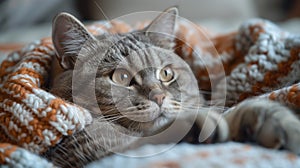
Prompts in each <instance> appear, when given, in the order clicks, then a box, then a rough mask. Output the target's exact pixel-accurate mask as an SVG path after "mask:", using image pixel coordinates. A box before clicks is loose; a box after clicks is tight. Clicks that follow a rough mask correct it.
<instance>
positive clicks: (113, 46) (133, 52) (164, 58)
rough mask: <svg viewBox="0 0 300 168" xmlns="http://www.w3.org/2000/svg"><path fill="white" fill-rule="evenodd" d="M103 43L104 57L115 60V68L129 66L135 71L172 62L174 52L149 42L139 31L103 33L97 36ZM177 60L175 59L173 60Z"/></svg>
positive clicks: (159, 66)
mask: <svg viewBox="0 0 300 168" xmlns="http://www.w3.org/2000/svg"><path fill="white" fill-rule="evenodd" d="M98 40H99V41H102V43H105V45H106V47H105V50H106V51H105V53H106V54H105V57H107V58H109V59H110V60H116V62H115V63H116V68H131V69H135V70H136V71H140V70H142V69H147V68H150V67H151V68H153V67H154V68H162V67H164V66H166V65H167V64H170V63H174V55H175V54H174V53H173V52H172V51H170V50H167V49H163V48H160V47H157V46H155V45H153V44H151V42H150V40H149V39H148V38H147V37H146V36H144V35H143V34H141V33H140V32H133V33H127V34H115V35H103V36H100V37H98ZM175 62H177V61H175Z"/></svg>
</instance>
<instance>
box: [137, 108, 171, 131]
mask: <svg viewBox="0 0 300 168" xmlns="http://www.w3.org/2000/svg"><path fill="white" fill-rule="evenodd" d="M171 122H172V120H171V119H170V118H168V117H166V116H165V115H164V114H163V113H161V115H160V116H158V117H157V118H155V119H154V120H152V121H148V122H139V123H138V125H139V127H138V128H139V130H138V131H141V132H144V133H145V134H146V135H151V134H153V133H156V132H157V131H158V130H161V129H162V128H163V127H165V126H167V125H168V124H169V123H171ZM135 129H136V128H135Z"/></svg>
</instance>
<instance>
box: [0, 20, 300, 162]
mask: <svg viewBox="0 0 300 168" xmlns="http://www.w3.org/2000/svg"><path fill="white" fill-rule="evenodd" d="M145 25H147V24H145V23H139V24H136V25H135V26H130V25H128V24H125V23H123V22H119V21H113V22H96V23H94V24H92V25H90V26H88V30H89V31H90V32H91V33H93V34H95V35H99V34H103V33H125V32H129V31H132V30H135V29H141V28H143V27H144V26H145ZM176 31H177V34H176V36H177V38H178V40H177V41H176V46H175V51H176V53H177V54H178V55H179V56H181V57H182V58H183V59H184V60H185V61H187V62H188V63H189V65H190V66H191V68H192V70H193V71H194V73H195V75H196V78H197V79H198V81H199V86H200V88H201V89H202V90H208V91H211V90H216V91H217V93H218V91H220V92H221V90H225V91H227V95H226V96H227V97H226V98H227V99H226V101H225V104H226V105H227V106H232V105H234V104H236V103H238V102H240V101H242V100H244V99H246V98H248V97H252V96H261V97H265V98H269V99H272V100H276V101H279V102H281V103H283V104H285V105H286V106H289V107H293V108H300V86H299V85H300V83H297V82H298V81H299V77H300V71H299V70H300V66H299V64H300V60H299V59H300V55H299V53H300V36H297V35H292V34H290V33H288V32H284V31H282V30H280V29H279V28H278V27H277V26H275V25H274V24H272V23H270V22H268V21H265V20H250V21H248V22H245V23H244V24H243V25H242V26H241V27H240V29H239V31H237V32H234V33H230V34H225V35H212V34H209V33H207V32H206V31H205V30H204V29H203V28H201V27H200V26H196V25H193V24H192V23H189V22H187V21H180V22H179V23H178V25H177V26H176ZM54 56H55V51H54V49H53V45H52V42H51V39H50V38H45V39H42V40H39V41H36V42H34V43H32V44H29V45H27V46H25V47H24V48H22V49H21V50H18V51H15V52H12V53H10V54H8V56H7V58H6V59H5V60H4V61H3V62H2V64H1V67H0V92H1V94H0V142H1V143H0V164H6V165H10V166H14V165H18V164H19V165H23V164H30V165H32V163H33V162H32V161H35V160H36V162H38V163H39V164H36V165H35V167H52V166H53V165H51V163H48V162H47V161H45V160H43V159H42V158H39V157H38V156H37V155H38V154H42V153H43V152H45V151H46V150H47V149H49V148H51V147H53V146H55V145H56V144H58V143H59V142H60V140H61V139H62V138H63V137H64V136H69V135H72V134H73V133H75V132H76V131H80V130H82V129H83V128H84V126H85V125H87V124H89V123H90V122H91V120H92V118H91V116H90V113H89V112H88V111H87V110H86V109H83V108H81V107H79V106H76V105H74V104H72V103H69V102H66V101H64V100H62V99H60V98H58V97H56V96H54V95H52V94H51V93H49V92H47V91H46V90H44V89H43V88H45V86H46V85H47V84H48V83H47V82H48V79H49V74H50V68H51V60H52V59H53V57H54ZM223 72H224V73H223ZM222 74H224V75H225V76H226V78H224V77H225V76H224V75H222ZM224 84H226V85H224ZM224 86H226V88H224ZM220 98H222V96H220V97H218V96H217V97H213V99H216V100H218V99H220ZM36 154H37V155H36ZM29 156H30V157H29ZM38 158H39V159H38ZM42 165H44V166H42ZM32 167H34V166H32Z"/></svg>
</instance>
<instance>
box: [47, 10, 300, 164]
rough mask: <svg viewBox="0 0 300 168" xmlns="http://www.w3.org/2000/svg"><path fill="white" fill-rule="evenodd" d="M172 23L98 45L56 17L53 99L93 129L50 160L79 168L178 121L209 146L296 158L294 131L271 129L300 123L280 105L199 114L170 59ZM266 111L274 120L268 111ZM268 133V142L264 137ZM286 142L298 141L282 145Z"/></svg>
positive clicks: (191, 89)
mask: <svg viewBox="0 0 300 168" xmlns="http://www.w3.org/2000/svg"><path fill="white" fill-rule="evenodd" d="M176 16H177V9H176V8H170V9H168V10H166V11H165V12H164V13H163V14H161V15H160V16H158V17H157V18H156V19H155V20H154V21H153V22H152V23H151V24H150V25H149V26H148V27H147V28H145V29H144V30H142V31H136V32H131V33H126V34H115V35H102V36H99V37H94V36H92V35H91V34H89V33H88V31H87V30H86V29H85V28H84V26H83V25H82V24H81V23H80V22H79V21H77V20H76V19H75V18H73V17H72V16H70V15H68V14H60V15H59V16H57V17H56V19H55V21H54V26H53V43H54V46H55V49H56V51H57V56H58V62H59V63H60V67H61V69H60V70H59V71H57V72H55V75H54V76H53V78H55V79H54V82H53V83H52V86H51V92H52V93H53V94H55V95H57V96H59V97H62V98H64V99H66V100H68V101H71V102H74V103H76V104H78V105H80V106H82V107H85V108H87V109H88V110H90V111H91V113H92V115H93V118H94V121H93V123H92V124H91V125H88V126H86V128H85V130H84V131H82V132H79V133H77V134H75V135H74V136H72V137H67V138H65V139H64V140H63V142H61V143H60V144H59V145H58V146H57V147H55V148H54V149H51V150H50V151H49V152H48V153H47V157H48V158H49V159H50V160H52V161H53V162H54V163H55V164H58V165H60V166H76V167H79V166H83V165H84V164H86V163H88V162H91V161H93V160H96V159H99V158H101V157H103V156H105V155H107V154H109V153H110V152H119V151H122V150H124V149H126V148H128V147H130V146H131V145H132V144H137V143H136V141H139V140H140V138H139V137H143V136H148V135H154V134H155V133H157V132H162V131H163V130H164V129H165V128H168V126H170V125H172V123H173V122H174V121H175V120H176V116H181V118H180V120H186V121H187V122H188V123H193V121H194V120H196V123H197V125H198V126H199V127H202V126H203V124H204V123H206V124H207V125H206V130H207V134H206V135H207V136H205V137H206V138H207V137H209V141H211V140H213V141H223V140H227V139H236V140H248V139H249V140H254V141H256V142H258V143H260V144H262V145H264V146H268V147H280V146H283V147H286V148H288V149H290V150H293V151H295V152H299V149H298V148H297V149H296V148H295V146H296V145H297V142H300V138H299V137H300V136H297V135H296V134H297V133H299V132H300V130H299V129H292V128H291V129H290V125H288V124H286V123H284V124H282V123H281V122H279V124H278V123H277V122H275V121H277V120H278V119H279V118H278V117H280V116H282V115H283V114H284V115H285V116H290V117H288V118H289V121H292V123H293V126H292V127H293V128H294V127H295V125H299V126H300V122H299V121H298V120H297V119H296V118H295V117H294V116H293V115H292V113H291V112H290V111H289V110H288V109H285V108H282V107H281V106H280V105H279V104H276V103H272V102H270V101H266V100H263V102H264V103H267V104H269V105H270V106H263V105H262V104H259V103H255V104H257V106H259V108H261V109H262V110H256V111H255V110H251V108H250V110H248V111H247V110H245V111H247V112H245V111H243V110H237V109H239V107H240V106H241V107H243V109H247V108H246V107H247V105H245V104H242V105H240V106H238V107H237V108H235V109H232V110H231V112H229V113H227V114H225V117H224V118H219V117H220V115H219V114H217V113H208V112H206V111H205V108H204V107H203V105H204V99H203V98H202V95H201V94H199V92H198V87H197V81H196V79H195V77H194V76H193V73H192V71H191V69H190V67H189V66H188V65H187V64H186V63H185V62H184V61H183V60H181V59H180V58H179V57H178V56H177V55H176V54H175V53H174V52H173V51H172V47H173V46H174V37H173V35H174V29H175V23H176ZM253 102H255V100H249V103H250V104H251V103H253ZM259 102H260V101H259ZM246 104H247V103H246ZM245 106H246V107H245ZM271 106H272V107H274V111H276V113H277V114H280V115H272V114H270V113H271V112H270V110H266V109H268V108H269V107H271ZM199 109H201V110H199ZM264 109H265V110H264ZM257 111H260V112H259V113H258V112H257ZM271 111H272V110H271ZM265 115H267V116H268V117H267V118H266V117H264V118H263V117H262V116H265ZM206 116H208V121H207V120H206V121H205V119H206ZM245 116H248V117H247V118H245ZM249 116H250V117H249ZM293 117H294V118H293ZM236 119H237V120H236ZM225 120H227V121H228V124H227V123H226V122H225ZM235 120H236V121H235ZM264 121H268V122H264ZM177 124H178V123H177ZM191 125H192V124H191ZM275 126H276V128H280V131H279V133H276V132H277V131H278V130H276V129H274V128H275ZM215 128H216V129H215ZM248 128H249V129H248ZM286 128H289V129H286ZM299 128H300V127H299ZM206 130H202V131H203V132H205V131H206ZM228 130H230V132H228ZM245 130H246V131H245ZM249 130H250V131H249ZM247 131H248V132H247ZM270 133H271V134H272V136H269V138H268V140H266V139H265V138H264V135H266V134H270ZM274 133H275V134H274ZM295 133H296V134H295ZM204 134H205V133H204ZM210 134H211V135H210ZM292 135H296V136H293V137H292V140H290V141H288V140H289V138H286V137H291V136H292ZM196 139H198V137H196ZM273 141H274V142H273ZM136 146H138V145H136Z"/></svg>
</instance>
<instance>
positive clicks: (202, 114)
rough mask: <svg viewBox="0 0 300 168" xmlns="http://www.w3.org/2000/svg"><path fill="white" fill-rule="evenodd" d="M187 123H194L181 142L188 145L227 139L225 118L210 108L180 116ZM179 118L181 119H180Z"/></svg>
mask: <svg viewBox="0 0 300 168" xmlns="http://www.w3.org/2000/svg"><path fill="white" fill-rule="evenodd" d="M180 117H182V118H184V121H185V122H187V123H194V124H193V126H192V128H191V129H190V131H189V132H188V133H187V135H186V136H185V137H184V138H183V140H182V141H184V142H189V143H196V144H198V143H215V142H223V141H226V140H228V138H229V128H228V124H227V121H226V120H225V118H224V117H223V116H222V115H221V114H220V113H218V112H217V111H216V110H214V109H213V107H212V108H203V107H202V108H201V109H199V111H197V112H190V113H189V112H188V113H185V114H184V115H182V116H180ZM182 118H181V119H182Z"/></svg>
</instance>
